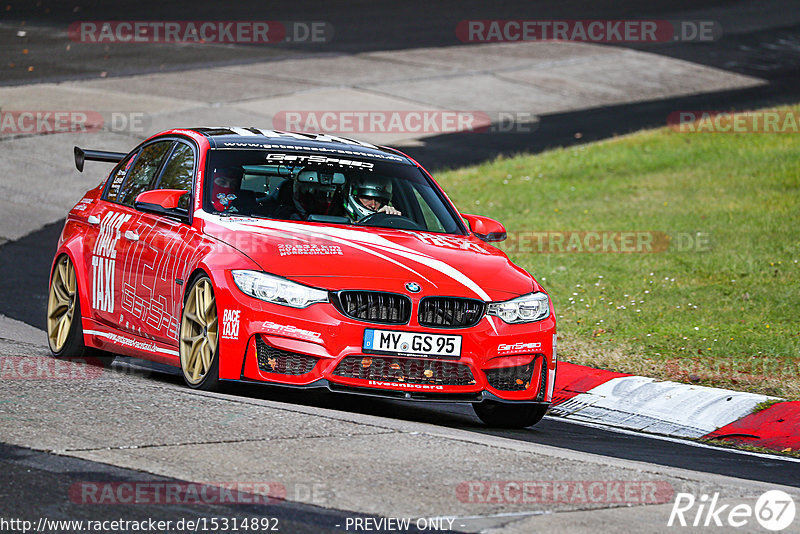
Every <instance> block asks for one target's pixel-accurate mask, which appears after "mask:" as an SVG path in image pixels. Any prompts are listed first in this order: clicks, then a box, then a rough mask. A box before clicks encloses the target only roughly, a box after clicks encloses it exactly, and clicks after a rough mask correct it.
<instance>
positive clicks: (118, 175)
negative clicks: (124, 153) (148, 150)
mask: <svg viewBox="0 0 800 534" xmlns="http://www.w3.org/2000/svg"><path fill="white" fill-rule="evenodd" d="M136 154H138V152H134V153H133V154H131V155H130V156H128V158H127V159H125V160H124V161H123V162H122V163H121V164H120V165H118V166H117V167H116V170H115V171H114V173H113V175H112V176H110V177H109V180H110V181H111V183H110V184H108V191H107V192H106V200H110V201H112V202H119V199H118V198H117V197H118V195H119V188H120V187H121V186H122V182H124V181H125V177H126V176H127V175H128V171H129V170H130V169H131V163H133V160H135V159H136Z"/></svg>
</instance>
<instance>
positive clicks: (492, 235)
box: [461, 214, 506, 242]
mask: <svg viewBox="0 0 800 534" xmlns="http://www.w3.org/2000/svg"><path fill="white" fill-rule="evenodd" d="M461 216H462V217H463V218H464V220H465V221H467V224H468V225H469V229H470V230H471V231H472V233H473V234H475V237H477V238H478V239H481V240H483V241H486V242H491V241H505V239H506V229H505V227H504V226H503V225H502V224H500V223H499V222H497V221H495V220H494V219H490V218H489V217H483V216H481V215H466V214H462V215H461Z"/></svg>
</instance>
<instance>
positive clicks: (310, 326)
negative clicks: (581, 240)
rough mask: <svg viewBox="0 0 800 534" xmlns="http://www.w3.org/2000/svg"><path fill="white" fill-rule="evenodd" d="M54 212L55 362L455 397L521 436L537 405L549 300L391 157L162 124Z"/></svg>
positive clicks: (341, 141)
mask: <svg viewBox="0 0 800 534" xmlns="http://www.w3.org/2000/svg"><path fill="white" fill-rule="evenodd" d="M74 156H75V164H76V166H77V168H78V170H79V171H83V168H84V164H85V162H86V161H103V162H108V163H114V164H115V166H114V168H113V170H112V171H111V172H110V173H109V174H108V175H107V176H106V177H105V178H104V179H103V180H102V182H101V183H100V184H99V185H98V186H97V187H95V188H94V189H92V190H90V191H88V192H87V193H86V194H85V196H84V197H83V198H82V199H80V200H79V201H78V203H77V204H76V205H75V207H74V208H72V210H71V211H70V212H69V214H68V216H67V219H66V222H65V225H64V229H63V231H62V233H61V236H60V238H59V241H58V247H57V251H56V254H55V258H54V261H53V267H52V271H51V276H50V291H49V299H48V307H47V334H48V340H49V345H50V350H51V351H52V353H53V355H54V356H56V357H59V358H77V357H82V356H85V355H88V354H94V355H96V354H103V355H107V356H108V355H114V354H119V355H125V356H130V357H136V358H143V359H147V360H151V361H155V362H160V363H164V364H168V365H171V366H175V367H179V368H180V369H181V371H182V375H183V378H184V380H185V382H186V384H187V385H188V386H189V387H191V388H197V389H203V390H214V389H216V388H218V387H220V386H221V385H229V384H231V383H242V382H246V383H262V384H270V385H282V386H290V387H295V388H327V389H328V390H330V391H333V392H342V393H353V394H360V395H367V396H369V395H372V396H378V397H387V398H396V399H408V400H419V401H428V402H433V401H446V402H462V403H471V404H472V406H473V407H474V410H475V413H476V414H477V416H478V417H479V418H480V419H481V420H482V421H483V422H484V423H486V424H488V425H491V426H498V427H516V428H522V427H527V426H530V425H533V424H535V423H537V422H538V421H539V420H540V419H541V418H542V417H543V416H544V415H545V412H546V411H547V408H548V406H549V404H550V401H551V398H552V393H553V385H554V382H555V374H556V321H555V316H554V313H553V305H552V303H551V301H550V298H549V297H548V294H547V292H546V291H545V290H544V289H543V288H542V287H541V286H540V285H539V284H538V283H537V282H536V280H535V279H534V278H533V277H532V276H531V275H530V274H529V273H527V272H526V271H525V270H523V269H521V268H520V267H518V266H516V265H514V264H513V263H512V262H511V261H510V260H509V259H508V257H507V256H506V255H505V254H504V253H503V252H502V251H501V250H499V249H497V248H495V247H493V246H491V245H490V244H489V243H491V242H497V241H502V240H503V239H505V238H506V230H505V228H504V227H503V226H502V225H501V224H500V223H498V222H496V221H494V220H492V219H489V218H487V217H482V216H479V215H468V214H462V213H459V211H458V210H457V209H456V207H455V206H454V205H453V203H452V202H451V201H450V200H449V199H448V197H447V196H446V195H445V193H444V192H443V191H442V189H441V188H440V187H439V185H438V184H437V183H436V182H435V181H434V179H433V178H432V177H431V175H430V174H429V173H428V172H427V171H426V170H425V169H423V168H422V167H421V166H420V165H419V164H418V163H417V162H416V161H414V160H413V159H411V158H410V157H408V156H407V155H405V154H403V153H402V152H399V151H397V150H394V149H391V148H387V147H378V146H375V145H372V144H369V143H365V142H360V141H355V140H352V139H348V138H343V137H338V136H332V135H325V134H304V133H289V132H282V131H273V130H265V129H259V128H238V127H224V128H193V129H173V130H168V131H164V132H162V133H159V134H157V135H154V136H153V137H150V138H149V139H147V140H146V141H144V142H143V143H141V144H140V145H139V146H137V147H136V148H134V149H133V150H132V151H131V152H129V153H127V154H123V153H116V152H106V151H99V150H83V149H81V148H79V147H75V149H74Z"/></svg>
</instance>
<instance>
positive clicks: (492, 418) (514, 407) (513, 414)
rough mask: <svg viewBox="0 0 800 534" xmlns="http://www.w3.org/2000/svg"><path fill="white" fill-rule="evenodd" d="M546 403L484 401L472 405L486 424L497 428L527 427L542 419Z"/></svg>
mask: <svg viewBox="0 0 800 534" xmlns="http://www.w3.org/2000/svg"><path fill="white" fill-rule="evenodd" d="M547 408H548V406H547V405H546V404H505V403H502V402H494V401H483V402H477V403H475V404H473V405H472V409H473V410H475V415H477V416H478V418H480V420H481V421H483V422H484V423H485V424H487V425H488V426H491V427H497V428H525V427H529V426H533V425H535V424H536V423H538V422H539V421H541V420H542V417H544V414H546V413H547Z"/></svg>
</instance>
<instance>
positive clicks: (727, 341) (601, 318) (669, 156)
mask: <svg viewBox="0 0 800 534" xmlns="http://www.w3.org/2000/svg"><path fill="white" fill-rule="evenodd" d="M784 109H791V110H793V111H794V112H795V113H800V107H791V108H784ZM436 178H437V180H438V181H439V182H440V183H441V185H442V186H443V187H444V188H445V189H446V190H447V191H448V194H450V196H451V198H452V199H453V201H454V202H455V203H456V205H457V206H459V208H460V209H461V210H463V211H464V212H465V213H478V214H481V215H486V216H489V217H493V218H496V219H498V220H500V221H501V222H503V223H504V224H505V226H506V228H507V230H508V232H509V239H508V240H507V241H506V242H504V243H502V244H500V247H501V248H503V249H504V250H506V252H507V253H508V254H509V256H510V257H511V259H512V260H513V261H514V262H515V263H517V264H519V265H521V266H522V267H524V268H526V269H527V270H528V271H529V272H531V273H532V274H533V275H534V276H535V277H536V278H537V280H539V282H540V283H541V284H542V285H544V287H545V288H546V289H547V291H548V292H549V293H550V295H551V297H552V298H553V302H554V305H555V309H556V314H557V317H558V328H559V335H560V336H561V342H560V345H559V355H560V357H561V359H566V360H567V361H570V362H573V363H578V364H583V365H591V366H593V367H601V368H607V369H613V370H617V371H622V372H628V373H634V374H643V375H647V376H653V377H656V378H661V379H668V380H676V381H681V382H691V383H698V384H704V385H710V386H717V387H724V388H731V389H737V390H746V391H752V392H758V393H764V394H767V395H775V396H781V397H785V398H790V399H795V400H798V399H800V320H799V319H798V317H800V263H798V262H799V261H800V138H799V137H798V135H797V134H791V133H787V134H727V133H680V132H677V131H674V130H672V129H669V128H662V129H658V130H648V131H643V132H639V133H636V134H633V135H628V136H625V137H619V138H614V139H610V140H607V141H602V142H598V143H593V144H588V145H582V146H575V147H571V148H565V149H558V150H552V151H548V152H545V153H542V154H537V155H520V156H517V157H512V158H499V159H497V160H495V161H492V162H487V163H485V164H482V165H477V166H473V167H468V168H463V169H456V170H451V171H445V172H441V173H439V174H437V176H436ZM625 232H626V233H627V234H623V233H625ZM623 236H629V237H623ZM648 236H649V237H648ZM628 239H629V241H627V243H626V240H628ZM626 244H627V245H628V247H625V248H628V249H630V251H628V252H620V251H619V249H620V248H623V247H622V246H623V245H626ZM631 247H632V248H631ZM615 248H616V249H617V251H614V249H615ZM594 249H599V250H597V251H592V250H594Z"/></svg>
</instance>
